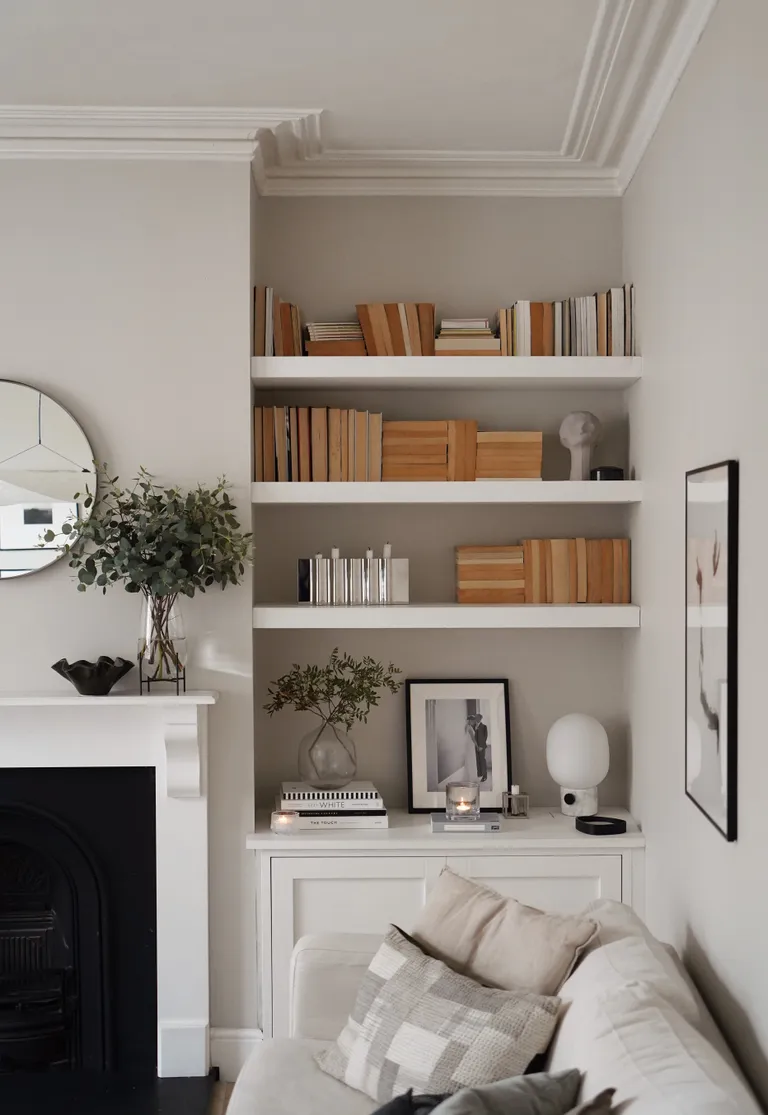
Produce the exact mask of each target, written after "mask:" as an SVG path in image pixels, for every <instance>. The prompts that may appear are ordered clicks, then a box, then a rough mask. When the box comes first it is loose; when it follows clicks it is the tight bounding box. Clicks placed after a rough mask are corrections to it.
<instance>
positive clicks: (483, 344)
mask: <svg viewBox="0 0 768 1115" xmlns="http://www.w3.org/2000/svg"><path fill="white" fill-rule="evenodd" d="M435 355H436V356H501V340H500V339H499V338H498V337H496V336H494V332H493V330H492V329H491V323H490V321H489V320H488V318H476V317H456V318H443V320H442V322H441V324H440V333H439V336H438V338H437V340H436V341H435Z"/></svg>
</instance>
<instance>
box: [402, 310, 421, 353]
mask: <svg viewBox="0 0 768 1115" xmlns="http://www.w3.org/2000/svg"><path fill="white" fill-rule="evenodd" d="M405 317H406V320H407V322H408V336H409V337H410V340H411V353H412V355H413V356H423V353H422V351H421V332H420V330H419V310H418V306H417V305H416V303H415V302H406V303H405Z"/></svg>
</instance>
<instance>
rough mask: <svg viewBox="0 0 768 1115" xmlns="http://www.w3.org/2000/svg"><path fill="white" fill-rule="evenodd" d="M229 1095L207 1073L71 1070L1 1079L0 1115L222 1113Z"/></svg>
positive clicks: (174, 1114)
mask: <svg viewBox="0 0 768 1115" xmlns="http://www.w3.org/2000/svg"><path fill="white" fill-rule="evenodd" d="M228 1101H229V1093H228V1090H227V1089H226V1087H219V1086H218V1085H217V1082H216V1081H214V1080H212V1079H210V1078H209V1077H202V1078H201V1077H198V1078H191V1079H182V1080H154V1081H151V1082H148V1081H142V1082H137V1081H136V1080H131V1079H126V1078H123V1077H119V1076H91V1077H81V1076H79V1075H76V1074H69V1073H60V1074H59V1073H56V1074H53V1073H44V1074H43V1073H41V1074H39V1075H31V1076H26V1075H25V1077H24V1078H23V1079H22V1078H21V1077H20V1076H19V1075H16V1074H14V1075H12V1076H7V1077H5V1078H3V1079H1V1080H0V1112H2V1115H220V1113H223V1112H224V1111H225V1110H226V1104H227V1102H228Z"/></svg>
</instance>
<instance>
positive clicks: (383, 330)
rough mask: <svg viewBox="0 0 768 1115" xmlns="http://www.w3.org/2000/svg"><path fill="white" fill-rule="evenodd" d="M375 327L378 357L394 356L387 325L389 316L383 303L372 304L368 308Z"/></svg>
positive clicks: (374, 334)
mask: <svg viewBox="0 0 768 1115" xmlns="http://www.w3.org/2000/svg"><path fill="white" fill-rule="evenodd" d="M368 311H369V313H370V315H371V323H372V325H373V337H374V343H375V345H376V355H377V356H394V355H395V352H394V349H393V348H392V339H391V337H390V335H389V326H388V325H387V314H386V311H385V309H384V304H383V302H371V303H370V304H369V306H368Z"/></svg>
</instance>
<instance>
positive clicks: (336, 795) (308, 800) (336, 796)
mask: <svg viewBox="0 0 768 1115" xmlns="http://www.w3.org/2000/svg"><path fill="white" fill-rule="evenodd" d="M280 790H281V793H280V795H279V796H278V804H277V808H278V809H296V810H302V811H306V810H309V809H312V810H315V811H317V812H318V813H322V812H324V811H326V810H327V811H328V812H329V813H337V812H342V811H346V810H349V811H350V813H352V812H355V811H359V810H361V809H371V810H383V809H384V801H383V799H382V797H381V794H380V793H379V791H378V790H377V789H376V787H375V786H374V784H373V782H348V783H347V785H346V786H342V787H341V788H340V789H338V790H318V789H316V788H315V787H314V786H310V785H309V783H308V782H283V783H282V785H281V787H280Z"/></svg>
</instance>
